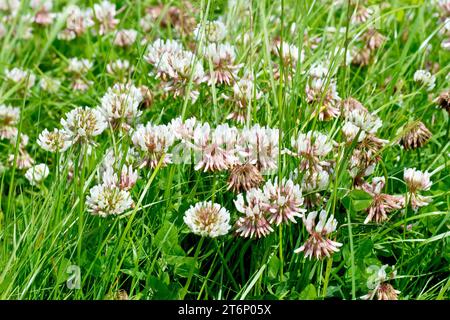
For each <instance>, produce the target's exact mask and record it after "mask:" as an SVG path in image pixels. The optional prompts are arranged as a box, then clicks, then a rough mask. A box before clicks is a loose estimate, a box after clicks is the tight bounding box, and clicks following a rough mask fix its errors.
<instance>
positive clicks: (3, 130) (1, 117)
mask: <svg viewBox="0 0 450 320" xmlns="http://www.w3.org/2000/svg"><path fill="white" fill-rule="evenodd" d="M19 120H20V109H19V108H15V107H11V106H5V105H3V104H0V139H12V138H13V137H15V136H17V131H18V130H17V128H16V125H17V124H18V123H19Z"/></svg>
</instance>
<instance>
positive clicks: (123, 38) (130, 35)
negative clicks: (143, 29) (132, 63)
mask: <svg viewBox="0 0 450 320" xmlns="http://www.w3.org/2000/svg"><path fill="white" fill-rule="evenodd" d="M136 37H137V31H136V30H134V29H123V30H119V31H117V32H116V35H115V37H114V42H113V44H114V45H115V46H118V47H129V46H131V45H132V44H133V43H134V42H135V41H136Z"/></svg>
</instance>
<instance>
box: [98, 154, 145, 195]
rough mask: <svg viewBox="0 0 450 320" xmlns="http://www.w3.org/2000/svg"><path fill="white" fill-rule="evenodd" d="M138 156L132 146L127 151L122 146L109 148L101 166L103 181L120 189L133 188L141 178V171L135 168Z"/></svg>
mask: <svg viewBox="0 0 450 320" xmlns="http://www.w3.org/2000/svg"><path fill="white" fill-rule="evenodd" d="M137 157H138V154H137V152H136V151H135V150H134V148H132V147H131V148H129V149H128V150H127V151H126V152H124V150H123V149H122V148H119V149H117V150H115V149H114V148H112V147H111V148H109V149H108V150H107V151H106V153H105V156H104V158H103V160H102V163H101V167H100V176H101V179H102V183H103V184H104V185H107V186H111V187H118V188H119V189H120V190H126V191H128V190H131V189H132V188H133V187H134V185H135V184H136V182H137V180H138V178H139V173H138V171H137V170H136V169H135V168H134V166H135V165H136V161H137ZM121 166H122V167H121Z"/></svg>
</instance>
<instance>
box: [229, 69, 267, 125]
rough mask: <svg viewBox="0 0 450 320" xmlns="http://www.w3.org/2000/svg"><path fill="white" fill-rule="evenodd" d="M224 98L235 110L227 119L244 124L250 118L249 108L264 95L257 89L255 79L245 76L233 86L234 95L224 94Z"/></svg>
mask: <svg viewBox="0 0 450 320" xmlns="http://www.w3.org/2000/svg"><path fill="white" fill-rule="evenodd" d="M222 97H223V98H224V99H226V100H228V101H230V102H231V103H232V104H233V110H232V112H231V113H230V114H229V115H228V116H227V119H234V120H235V121H237V122H238V123H241V124H244V123H245V121H246V119H247V117H248V107H249V106H252V101H253V100H259V99H260V98H261V97H262V93H261V92H260V91H259V90H257V89H256V85H255V81H254V80H253V77H252V76H251V75H250V74H245V75H244V77H242V78H241V79H239V80H238V81H236V82H235V83H234V84H233V95H232V96H227V95H225V94H222Z"/></svg>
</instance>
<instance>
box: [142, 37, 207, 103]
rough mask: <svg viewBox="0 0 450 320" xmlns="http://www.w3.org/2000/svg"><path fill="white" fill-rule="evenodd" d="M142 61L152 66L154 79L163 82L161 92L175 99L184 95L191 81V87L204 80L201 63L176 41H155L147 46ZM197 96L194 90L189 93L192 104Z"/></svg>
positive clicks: (197, 93)
mask: <svg viewBox="0 0 450 320" xmlns="http://www.w3.org/2000/svg"><path fill="white" fill-rule="evenodd" d="M144 59H145V60H146V61H147V62H148V63H150V64H152V65H153V66H154V69H155V73H156V77H157V78H160V79H161V80H162V81H163V90H164V91H166V92H171V93H172V94H173V96H174V97H175V98H176V97H179V96H183V95H184V94H185V93H186V90H187V89H188V85H189V83H190V82H191V81H192V84H193V85H199V84H200V83H202V82H204V81H205V80H206V77H205V72H204V70H203V65H202V64H201V62H200V61H199V60H198V58H197V57H196V56H195V55H194V54H193V53H192V52H190V51H187V50H184V49H183V48H182V46H181V44H180V43H179V42H177V41H170V40H167V41H163V40H160V39H158V40H156V41H155V42H153V44H152V45H150V46H149V48H148V51H147V54H146V56H145V57H144ZM199 94H200V93H199V92H198V91H197V90H196V89H195V88H192V90H190V92H189V95H190V98H191V99H192V101H193V102H195V101H196V100H197V98H198V96H199Z"/></svg>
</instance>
